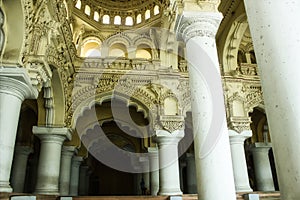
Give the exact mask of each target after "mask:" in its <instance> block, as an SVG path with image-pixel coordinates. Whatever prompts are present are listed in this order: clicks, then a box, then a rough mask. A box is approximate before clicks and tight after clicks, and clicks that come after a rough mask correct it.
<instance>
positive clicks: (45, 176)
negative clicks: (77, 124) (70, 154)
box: [32, 126, 71, 195]
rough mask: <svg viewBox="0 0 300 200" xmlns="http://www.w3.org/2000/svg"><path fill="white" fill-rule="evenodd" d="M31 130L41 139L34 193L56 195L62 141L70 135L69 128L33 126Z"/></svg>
mask: <svg viewBox="0 0 300 200" xmlns="http://www.w3.org/2000/svg"><path fill="white" fill-rule="evenodd" d="M32 131H33V133H34V134H35V135H37V136H38V137H39V138H40V140H41V149H40V157H39V164H38V174H37V183H36V187H35V193H37V194H51V195H58V194H59V189H58V185H59V172H60V161H61V149H62V143H63V142H64V140H65V139H66V138H67V137H68V138H70V137H71V136H70V133H69V130H68V129H67V128H47V127H36V126H34V127H33V130H32Z"/></svg>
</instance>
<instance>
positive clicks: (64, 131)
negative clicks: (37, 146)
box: [32, 126, 72, 144]
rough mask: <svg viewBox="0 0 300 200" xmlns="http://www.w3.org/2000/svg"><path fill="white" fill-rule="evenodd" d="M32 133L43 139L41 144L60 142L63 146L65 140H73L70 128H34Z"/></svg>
mask: <svg viewBox="0 0 300 200" xmlns="http://www.w3.org/2000/svg"><path fill="white" fill-rule="evenodd" d="M32 132H33V134H34V135H36V136H38V137H39V138H40V139H41V142H58V143H59V144H62V143H63V141H64V140H65V139H68V140H71V138H72V135H71V132H70V129H69V128H53V127H39V126H34V127H33V128H32Z"/></svg>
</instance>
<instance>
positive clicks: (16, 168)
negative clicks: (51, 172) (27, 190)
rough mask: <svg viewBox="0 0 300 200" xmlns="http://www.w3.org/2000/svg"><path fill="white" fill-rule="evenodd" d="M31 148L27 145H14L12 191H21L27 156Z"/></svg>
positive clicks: (22, 189)
mask: <svg viewBox="0 0 300 200" xmlns="http://www.w3.org/2000/svg"><path fill="white" fill-rule="evenodd" d="M32 152H33V150H32V148H31V147H29V146H16V148H15V154H14V162H13V168H12V176H11V185H12V188H13V192H16V193H22V192H23V191H24V183H25V177H26V169H27V161H28V156H29V154H30V153H32Z"/></svg>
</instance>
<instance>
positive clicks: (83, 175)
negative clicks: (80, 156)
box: [78, 165, 91, 196]
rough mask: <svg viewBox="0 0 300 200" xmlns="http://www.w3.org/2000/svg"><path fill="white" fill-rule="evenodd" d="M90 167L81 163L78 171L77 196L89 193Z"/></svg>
mask: <svg viewBox="0 0 300 200" xmlns="http://www.w3.org/2000/svg"><path fill="white" fill-rule="evenodd" d="M90 173H91V171H90V169H89V166H87V165H81V166H80V171H79V186H78V194H79V196H87V195H89V185H90Z"/></svg>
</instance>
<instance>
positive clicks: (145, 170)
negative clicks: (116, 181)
mask: <svg viewBox="0 0 300 200" xmlns="http://www.w3.org/2000/svg"><path fill="white" fill-rule="evenodd" d="M140 163H141V167H142V169H143V179H144V183H145V188H146V194H147V191H149V190H150V174H149V171H150V170H149V169H150V168H149V167H150V166H149V159H148V158H146V157H141V158H140Z"/></svg>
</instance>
